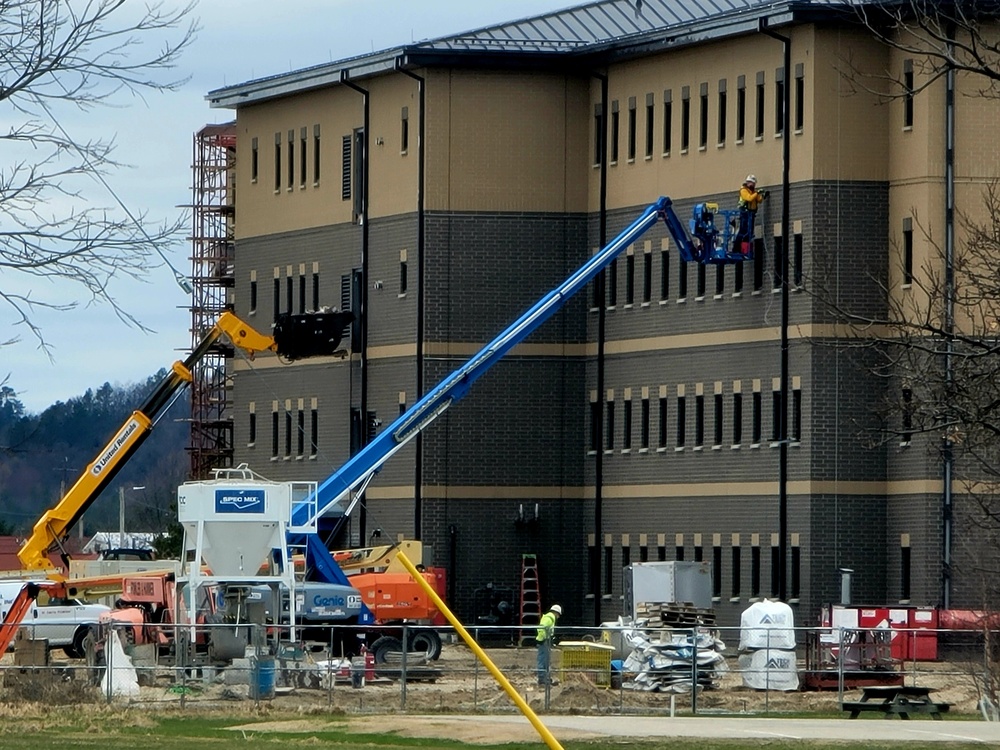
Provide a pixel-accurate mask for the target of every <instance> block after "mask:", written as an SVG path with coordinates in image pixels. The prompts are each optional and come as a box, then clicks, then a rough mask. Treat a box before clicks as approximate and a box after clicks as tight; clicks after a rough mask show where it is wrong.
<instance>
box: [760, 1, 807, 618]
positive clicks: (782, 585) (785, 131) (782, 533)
mask: <svg viewBox="0 0 1000 750" xmlns="http://www.w3.org/2000/svg"><path fill="white" fill-rule="evenodd" d="M758 30H759V31H760V32H761V33H762V34H766V35H767V36H769V37H771V38H773V39H776V40H778V41H779V42H781V44H782V47H783V51H784V54H783V60H782V65H783V66H784V71H785V85H784V89H783V98H782V102H781V109H782V112H781V162H782V163H781V237H782V240H783V244H782V251H781V259H780V261H781V265H780V269H779V273H780V274H781V375H780V385H779V388H780V394H781V395H780V399H781V407H780V422H781V425H780V429H779V431H778V440H779V453H778V566H779V574H778V598H779V599H780V600H781V601H783V602H787V601H788V385H789V383H788V381H789V378H788V293H789V288H788V255H789V253H790V252H791V249H792V243H791V242H790V240H791V235H790V234H789V232H788V230H789V228H790V227H789V205H788V203H789V198H790V193H791V189H790V187H791V186H790V183H789V164H790V160H791V143H792V131H791V120H792V117H791V111H792V87H791V75H792V70H791V68H792V40H791V39H790V38H789V37H787V36H783V35H781V34H778V33H776V32H774V31H772V30H771V29H770V28H769V27H768V20H767V18H761V19H760V21H759V22H758ZM796 593H798V592H796Z"/></svg>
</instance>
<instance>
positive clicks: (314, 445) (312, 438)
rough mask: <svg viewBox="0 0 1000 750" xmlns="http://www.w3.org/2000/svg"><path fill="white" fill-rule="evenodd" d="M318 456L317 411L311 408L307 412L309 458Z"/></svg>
mask: <svg viewBox="0 0 1000 750" xmlns="http://www.w3.org/2000/svg"><path fill="white" fill-rule="evenodd" d="M318 454H319V410H318V409H317V408H316V407H315V406H313V407H312V409H310V410H309V458H316V456H317V455H318Z"/></svg>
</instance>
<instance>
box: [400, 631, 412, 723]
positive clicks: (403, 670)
mask: <svg viewBox="0 0 1000 750" xmlns="http://www.w3.org/2000/svg"><path fill="white" fill-rule="evenodd" d="M409 642H410V637H409V630H408V628H407V626H406V623H403V661H402V663H401V664H400V669H399V710H400V711H405V710H406V655H407V653H408V652H409V650H410V647H409V645H408V644H409Z"/></svg>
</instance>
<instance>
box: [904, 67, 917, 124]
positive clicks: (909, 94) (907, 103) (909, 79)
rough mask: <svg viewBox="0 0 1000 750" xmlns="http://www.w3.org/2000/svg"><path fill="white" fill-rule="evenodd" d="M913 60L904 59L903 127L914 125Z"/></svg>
mask: <svg viewBox="0 0 1000 750" xmlns="http://www.w3.org/2000/svg"><path fill="white" fill-rule="evenodd" d="M914 93H915V92H914V90H913V60H903V127H904V128H912V127H913V95H914Z"/></svg>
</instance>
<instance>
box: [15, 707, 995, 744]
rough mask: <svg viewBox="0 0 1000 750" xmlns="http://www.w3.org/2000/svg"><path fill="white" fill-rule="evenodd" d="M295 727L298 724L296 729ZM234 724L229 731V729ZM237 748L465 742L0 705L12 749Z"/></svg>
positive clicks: (343, 728)
mask: <svg viewBox="0 0 1000 750" xmlns="http://www.w3.org/2000/svg"><path fill="white" fill-rule="evenodd" d="M275 721H287V722H292V723H293V726H292V729H293V731H284V730H283V731H280V732H278V731H273V728H269V726H271V727H273V725H272V724H270V723H271V722H275ZM299 725H301V730H300V731H299V730H296V727H297V726H299ZM234 727H235V728H236V729H234ZM562 744H563V746H564V747H565V748H567V750H604V748H615V749H616V750H620V749H621V748H623V747H629V748H640V750H735V749H736V748H759V747H761V746H766V747H767V748H771V749H773V750H793V748H796V749H801V748H802V747H804V746H805V747H807V748H809V750H844V749H845V748H849V747H855V748H860V747H864V748H866V750H894V749H895V748H906V749H907V750H931V749H932V748H933V750H965V749H966V748H968V749H969V750H971V748H973V747H977V748H981V747H982V745H973V744H971V743H920V744H916V743H905V744H904V743H899V744H895V743H892V744H889V743H872V742H865V743H863V744H862V743H858V744H853V745H852V744H849V743H843V742H806V741H799V740H797V741H785V740H768V739H759V738H757V739H752V740H751V739H748V740H703V739H675V738H662V739H654V740H638V739H619V740H603V741H599V742H581V741H567V742H563V743H562ZM228 747H238V748H241V750H263V749H264V748H274V749H275V750H277V748H299V747H301V748H317V747H322V748H372V749H373V750H381V749H383V748H384V749H386V750H390V749H391V748H442V749H443V750H446V749H448V748H459V747H469V745H466V744H464V743H462V742H459V741H457V740H454V739H451V740H449V739H422V738H411V737H403V736H400V735H398V734H395V733H391V732H387V733H382V734H377V733H374V734H373V733H363V734H362V733H353V732H351V731H349V730H348V720H347V719H346V718H345V717H343V716H329V715H315V714H314V715H308V716H303V715H300V714H292V713H288V714H283V713H277V712H271V711H263V712H253V711H252V710H247V709H241V708H236V707H234V710H233V712H232V714H229V715H227V716H225V717H223V716H220V715H219V714H218V713H215V714H196V713H193V712H191V713H187V714H184V715H178V714H176V713H173V712H166V711H164V712H150V711H148V710H137V709H115V708H108V707H82V706H80V707H69V708H57V707H51V708H47V709H27V710H24V709H19V708H17V707H11V706H10V705H8V706H6V707H2V710H0V748H12V749H13V748H17V749H18V750H55V749H57V748H58V749H59V750H62V749H63V748H69V749H71V750H72V749H76V748H95V749H96V748H99V749H100V750H209V749H210V748H211V749H215V748H228ZM476 747H481V748H491V747H496V748H504V749H505V750H520V749H521V748H525V749H527V748H544V747H545V745H544V743H543V742H542V741H541V739H539V740H538V741H537V742H531V743H507V744H496V745H477V746H476Z"/></svg>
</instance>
